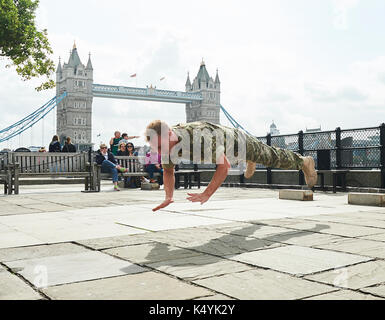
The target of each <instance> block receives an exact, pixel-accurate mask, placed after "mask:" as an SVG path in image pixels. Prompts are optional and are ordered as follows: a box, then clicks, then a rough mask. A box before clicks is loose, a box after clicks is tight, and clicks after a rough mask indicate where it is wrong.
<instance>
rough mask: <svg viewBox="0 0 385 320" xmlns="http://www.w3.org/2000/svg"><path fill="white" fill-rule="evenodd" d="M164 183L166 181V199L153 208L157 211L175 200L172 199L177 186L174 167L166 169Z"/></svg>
mask: <svg viewBox="0 0 385 320" xmlns="http://www.w3.org/2000/svg"><path fill="white" fill-rule="evenodd" d="M163 183H164V191H165V192H166V199H165V200H164V201H163V202H162V203H161V204H160V205H159V206H157V207H156V208H154V209H152V211H157V210H159V209H162V208H165V207H167V206H168V205H169V204H170V203H173V202H174V200H173V199H172V197H173V195H174V186H175V176H174V168H165V169H164V172H163Z"/></svg>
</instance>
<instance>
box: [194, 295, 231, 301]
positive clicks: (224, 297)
mask: <svg viewBox="0 0 385 320" xmlns="http://www.w3.org/2000/svg"><path fill="white" fill-rule="evenodd" d="M194 300H234V299H232V298H229V297H228V296H224V295H223V294H215V295H213V296H208V297H201V298H196V299H194Z"/></svg>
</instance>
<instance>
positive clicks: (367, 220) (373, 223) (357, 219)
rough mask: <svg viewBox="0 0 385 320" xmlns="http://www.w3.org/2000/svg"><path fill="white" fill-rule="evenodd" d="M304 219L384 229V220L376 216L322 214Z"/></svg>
mask: <svg viewBox="0 0 385 320" xmlns="http://www.w3.org/2000/svg"><path fill="white" fill-rule="evenodd" d="M304 219H306V220H312V221H324V222H326V221H330V222H339V223H344V224H351V225H357V226H366V227H374V228H381V229H385V220H379V219H376V218H371V217H370V216H368V217H365V216H362V215H361V216H350V217H349V216H329V215H323V216H322V217H319V216H317V217H307V218H305V217H304Z"/></svg>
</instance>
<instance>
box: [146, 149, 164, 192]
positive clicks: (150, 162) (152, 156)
mask: <svg viewBox="0 0 385 320" xmlns="http://www.w3.org/2000/svg"><path fill="white" fill-rule="evenodd" d="M145 163H146V164H145V170H146V172H148V175H149V178H150V182H151V183H154V182H155V180H154V173H155V172H159V173H160V178H159V184H160V185H162V184H163V169H162V166H161V156H160V154H159V153H157V152H152V151H150V152H148V153H147V154H146V160H145Z"/></svg>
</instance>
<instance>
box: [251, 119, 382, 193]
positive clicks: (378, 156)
mask: <svg viewBox="0 0 385 320" xmlns="http://www.w3.org/2000/svg"><path fill="white" fill-rule="evenodd" d="M258 139H259V140H260V141H262V142H264V143H266V144H267V145H270V146H274V147H279V148H282V149H289V150H292V151H294V152H298V153H299V154H301V155H304V156H312V157H313V158H314V161H315V163H316V167H317V169H318V164H319V161H318V154H319V151H320V150H329V152H330V169H349V170H354V169H357V170H358V169H360V170H372V169H380V170H381V186H382V188H384V187H385V123H383V124H381V125H380V126H378V127H369V128H358V129H341V128H336V129H335V130H331V131H319V132H307V133H304V132H303V131H300V132H298V133H297V134H289V135H277V136H271V135H270V134H268V135H267V136H264V137H258ZM257 169H260V170H261V169H266V170H268V175H269V171H271V170H270V169H269V168H265V167H264V166H261V165H258V166H257ZM270 175H271V172H270ZM268 180H269V178H268ZM300 180H301V177H300ZM300 182H301V181H300ZM302 182H303V177H302ZM300 184H303V183H300Z"/></svg>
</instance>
